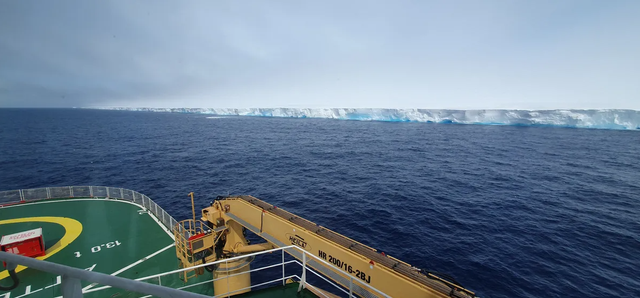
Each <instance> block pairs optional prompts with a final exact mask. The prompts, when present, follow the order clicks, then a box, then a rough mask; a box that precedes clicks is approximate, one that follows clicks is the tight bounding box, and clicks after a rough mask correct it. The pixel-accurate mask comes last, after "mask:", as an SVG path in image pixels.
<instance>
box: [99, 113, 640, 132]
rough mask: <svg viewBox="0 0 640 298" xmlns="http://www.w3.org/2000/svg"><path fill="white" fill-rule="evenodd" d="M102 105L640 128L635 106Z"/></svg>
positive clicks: (283, 115) (284, 115) (297, 115)
mask: <svg viewBox="0 0 640 298" xmlns="http://www.w3.org/2000/svg"><path fill="white" fill-rule="evenodd" d="M99 109H109V110H127V111H149V112H170V113H196V114H209V115H215V116H254V117H281V118H326V119H340V120H360V121H387V122H425V123H448V124H481V125H512V126H556V127H572V128H597V129H620V130H640V111H635V110H435V109H370V108H366V109H350V108H332V109H298V108H247V109H229V108H129V107H126V108H122V107H108V108H99Z"/></svg>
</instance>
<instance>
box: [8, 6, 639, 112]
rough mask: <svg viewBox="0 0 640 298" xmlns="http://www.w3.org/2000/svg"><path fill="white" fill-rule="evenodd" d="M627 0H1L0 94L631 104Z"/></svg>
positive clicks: (72, 99)
mask: <svg viewBox="0 0 640 298" xmlns="http://www.w3.org/2000/svg"><path fill="white" fill-rule="evenodd" d="M639 12H640V2H637V1H608V2H602V1H560V2H558V1H535V2H506V3H505V2H504V1H455V2H453V1H388V2H375V1H374V2H371V1H348V2H344V1H320V2H318V1H316V2H300V1H276V2H273V1H271V2H267V1H215V2H211V1H189V2H184V3H182V2H180V3H177V2H171V1H135V2H105V1H103V2H82V1H59V2H55V3H49V2H36V1H13V2H11V1H7V2H4V3H2V4H0V36H2V38H0V107H1V106H55V107H68V106H105V105H118V106H166V107H179V106H185V107H237V108H244V107H390V108H458V109H475V108H520V109H527V108H532V109H549V108H631V109H640V100H638V98H639V95H640V89H639V88H640V87H638V85H639V84H637V82H638V81H640V59H638V58H637V54H636V53H639V52H640V40H639V39H638V38H637V37H636V35H637V32H638V30H639V29H640V20H639V19H637V18H636V16H637V15H638V13H639Z"/></svg>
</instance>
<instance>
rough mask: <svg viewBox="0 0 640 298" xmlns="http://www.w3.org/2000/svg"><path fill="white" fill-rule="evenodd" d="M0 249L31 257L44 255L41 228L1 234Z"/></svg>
mask: <svg viewBox="0 0 640 298" xmlns="http://www.w3.org/2000/svg"><path fill="white" fill-rule="evenodd" d="M0 250H2V251H6V252H8V253H13V254H16V255H21V256H25V257H31V258H35V257H39V256H44V254H45V253H44V251H45V250H44V239H43V238H42V228H37V229H33V230H29V231H24V232H20V233H15V234H11V235H6V236H2V240H0ZM5 266H6V265H5Z"/></svg>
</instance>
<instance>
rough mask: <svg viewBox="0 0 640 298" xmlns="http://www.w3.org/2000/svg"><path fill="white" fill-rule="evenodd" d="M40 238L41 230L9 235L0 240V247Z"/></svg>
mask: <svg viewBox="0 0 640 298" xmlns="http://www.w3.org/2000/svg"><path fill="white" fill-rule="evenodd" d="M40 236H42V228H37V229H33V230H28V231H24V232H19V233H15V234H11V235H5V236H2V240H0V246H5V245H9V244H12V243H16V242H21V241H25V240H28V239H33V238H38V237H40Z"/></svg>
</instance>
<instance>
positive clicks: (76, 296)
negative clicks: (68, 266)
mask: <svg viewBox="0 0 640 298" xmlns="http://www.w3.org/2000/svg"><path fill="white" fill-rule="evenodd" d="M61 287H62V297H64V298H82V286H81V285H80V280H79V279H75V278H72V277H69V276H66V275H63V276H62V285H61Z"/></svg>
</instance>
